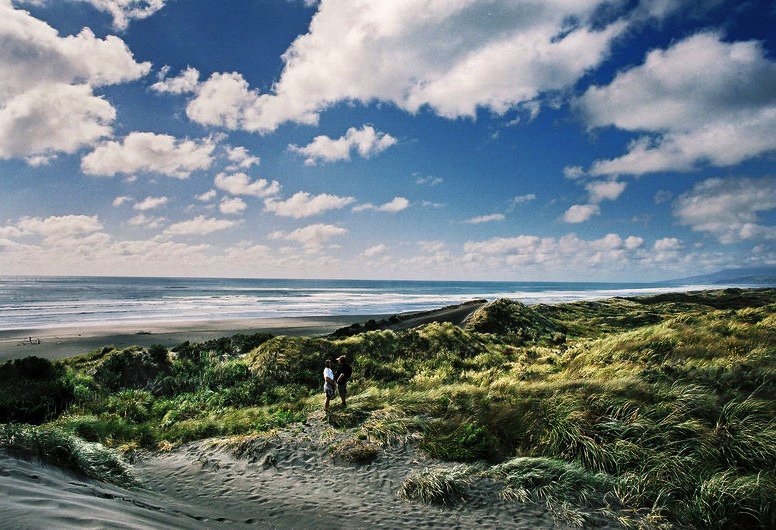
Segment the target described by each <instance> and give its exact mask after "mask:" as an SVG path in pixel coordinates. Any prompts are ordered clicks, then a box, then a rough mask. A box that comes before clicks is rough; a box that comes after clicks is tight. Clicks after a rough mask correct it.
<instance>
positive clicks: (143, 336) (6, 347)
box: [0, 301, 483, 361]
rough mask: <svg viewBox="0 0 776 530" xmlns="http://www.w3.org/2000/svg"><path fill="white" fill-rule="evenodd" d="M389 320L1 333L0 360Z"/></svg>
mask: <svg viewBox="0 0 776 530" xmlns="http://www.w3.org/2000/svg"><path fill="white" fill-rule="evenodd" d="M482 305H483V303H482V302H479V301H474V302H468V303H462V304H459V305H454V306H448V307H443V308H440V309H436V310H432V311H422V312H410V313H402V314H399V315H396V316H394V320H393V321H392V323H391V324H390V325H387V326H386V327H390V328H391V329H407V328H411V327H415V326H421V325H423V324H428V323H430V322H451V323H453V324H456V325H460V324H461V323H462V322H463V321H464V319H465V318H466V317H467V316H468V315H470V314H471V313H472V312H474V311H475V310H477V309H478V308H480V307H482ZM389 316H391V315H340V316H317V317H283V318H254V319H239V320H204V321H191V322H146V323H131V324H125V323H120V324H111V323H104V324H102V325H92V326H69V327H53V328H42V329H19V330H9V331H0V361H5V360H8V359H18V358H21V357H27V356H30V355H36V356H38V357H44V358H46V359H62V358H65V357H71V356H73V355H81V354H83V353H86V352H89V351H93V350H97V349H99V348H102V347H104V346H113V347H115V348H124V347H127V346H151V345H152V344H161V345H163V346H166V347H168V348H171V347H173V346H176V345H178V344H180V343H182V342H185V341H189V342H202V341H206V340H210V339H217V338H219V337H225V336H229V335H235V334H237V333H244V334H252V333H259V332H263V333H271V334H273V335H288V336H292V337H294V336H296V337H298V336H317V335H327V334H329V333H332V332H333V331H335V330H337V329H339V328H343V327H346V326H350V325H352V324H354V323H359V322H367V321H369V320H370V319H373V320H377V321H380V320H383V319H386V320H387V318H388V317H389ZM386 324H387V321H386ZM30 339H32V341H30Z"/></svg>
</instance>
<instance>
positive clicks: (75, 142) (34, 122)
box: [0, 84, 116, 160]
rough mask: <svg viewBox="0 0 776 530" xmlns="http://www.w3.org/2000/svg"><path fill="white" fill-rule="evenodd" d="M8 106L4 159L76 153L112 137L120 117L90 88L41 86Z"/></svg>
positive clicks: (0, 134) (0, 116)
mask: <svg viewBox="0 0 776 530" xmlns="http://www.w3.org/2000/svg"><path fill="white" fill-rule="evenodd" d="M4 103H5V105H4V106H2V107H0V159H2V158H14V157H24V156H29V155H34V154H51V153H54V152H64V153H74V152H76V151H78V150H79V149H81V148H82V147H85V146H88V145H91V144H93V143H94V142H95V141H97V140H99V139H100V138H102V137H105V136H108V135H110V134H111V126H110V124H111V122H112V121H113V119H114V118H115V117H116V111H115V109H114V108H113V107H112V106H111V104H110V103H108V102H107V101H105V100H104V99H103V98H100V97H96V96H94V95H93V94H92V89H91V88H90V87H88V86H86V85H65V84H52V85H48V86H39V87H36V88H32V89H30V90H27V91H26V92H24V93H22V94H19V95H18V96H15V97H13V98H11V99H9V100H6V101H5V102H4ZM0 104H2V102H0ZM31 160H35V159H34V158H32V159H31Z"/></svg>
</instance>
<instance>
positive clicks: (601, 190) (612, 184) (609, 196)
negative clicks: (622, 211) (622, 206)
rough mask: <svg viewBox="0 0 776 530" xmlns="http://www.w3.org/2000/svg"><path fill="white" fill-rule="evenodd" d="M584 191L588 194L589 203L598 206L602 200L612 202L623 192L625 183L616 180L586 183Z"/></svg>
mask: <svg viewBox="0 0 776 530" xmlns="http://www.w3.org/2000/svg"><path fill="white" fill-rule="evenodd" d="M585 189H586V190H587V193H588V194H589V198H590V202H591V203H594V204H598V203H599V202H601V201H603V200H609V201H613V200H615V199H617V198H618V197H619V196H620V195H622V192H623V191H625V183H624V182H618V181H616V180H600V181H595V182H588V183H587V184H585Z"/></svg>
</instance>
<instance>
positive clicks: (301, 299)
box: [0, 277, 719, 330]
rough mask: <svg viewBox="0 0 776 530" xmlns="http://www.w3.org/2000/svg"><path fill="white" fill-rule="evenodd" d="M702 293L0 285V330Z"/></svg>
mask: <svg viewBox="0 0 776 530" xmlns="http://www.w3.org/2000/svg"><path fill="white" fill-rule="evenodd" d="M714 287H719V286H714ZM703 288H710V287H709V286H703V285H680V284H672V285H667V284H665V283H653V284H645V283H579V282H444V281H440V282H431V281H368V280H280V279H224V278H114V277H0V330H15V329H29V328H51V327H66V326H77V325H89V324H104V323H135V322H149V321H157V322H174V321H197V320H231V319H240V318H273V317H290V316H323V315H384V314H393V313H399V312H404V311H420V310H427V309H433V308H437V307H441V306H444V305H450V304H456V303H459V302H463V301H466V300H471V299H475V298H486V299H488V300H493V299H496V298H501V297H509V298H515V299H518V300H520V301H522V302H524V303H526V304H536V303H554V302H567V301H573V300H583V299H597V298H607V297H611V296H632V295H639V294H650V293H659V292H668V291H677V290H688V289H703Z"/></svg>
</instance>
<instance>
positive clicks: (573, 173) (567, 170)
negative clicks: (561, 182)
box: [563, 166, 585, 179]
mask: <svg viewBox="0 0 776 530" xmlns="http://www.w3.org/2000/svg"><path fill="white" fill-rule="evenodd" d="M584 174H585V170H584V169H582V168H581V167H580V166H566V167H564V168H563V176H564V177H566V178H567V179H578V178H579V177H581V176H583V175H584Z"/></svg>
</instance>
